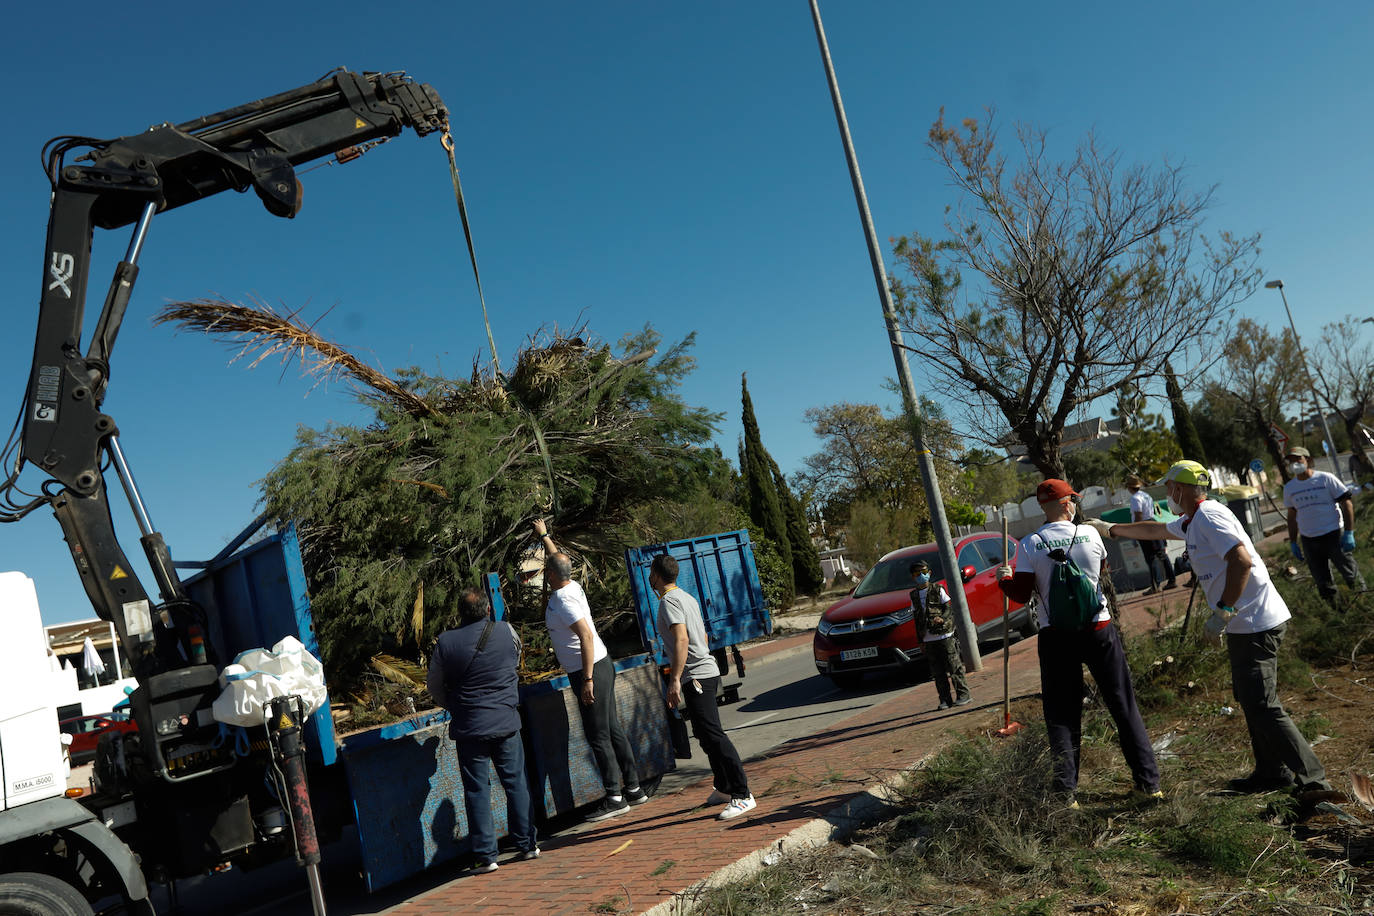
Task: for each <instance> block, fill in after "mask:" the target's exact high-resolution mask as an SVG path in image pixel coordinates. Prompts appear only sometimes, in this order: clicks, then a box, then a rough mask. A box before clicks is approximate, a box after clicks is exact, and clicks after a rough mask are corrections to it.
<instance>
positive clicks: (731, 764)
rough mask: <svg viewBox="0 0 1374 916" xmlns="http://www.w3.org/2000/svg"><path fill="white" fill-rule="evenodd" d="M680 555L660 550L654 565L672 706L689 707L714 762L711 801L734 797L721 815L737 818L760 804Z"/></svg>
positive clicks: (708, 756)
mask: <svg viewBox="0 0 1374 916" xmlns="http://www.w3.org/2000/svg"><path fill="white" fill-rule="evenodd" d="M677 574H678V567H677V560H675V559H673V558H672V557H670V556H668V555H667V554H660V555H658V556H656V557H654V559H653V563H651V564H650V566H649V587H650V588H652V589H653V590H654V593H655V594H657V595H658V599H659V601H658V634H659V636H660V637H661V638H662V639H663V648H664V652H665V653H666V654H667V656H668V668H669V673H668V707H669V708H670V709H677V708H678V707H683V708H684V709H686V710H687V718H689V719H691V721H692V731H693V732H694V733H695V734H696V736H697V741H698V742H699V743H700V744H701V749H702V750H703V751H704V752H705V753H706V759H707V760H708V761H710V763H711V775H712V777H713V778H714V781H715V791H714V792H712V793H711V797H710V798H708V799H707V800H706V803H707V804H708V805H717V804H722V803H726V802H728V804H726V805H725V808H724V810H722V811H721V812H720V814H718V815H716V816H717V817H718V818H719V819H720V820H722V821H728V820H732V819H734V818H737V817H739V816H740V815H741V814H744V813H745V812H746V811H749V810H752V809H753V808H754V807H755V806H756V804H757V803H756V802H755V801H754V796H753V795H752V794H751V793H750V792H749V780H748V779H746V778H745V775H744V765H743V764H741V763H740V759H739V752H738V751H736V750H735V745H734V744H733V743H732V742H731V741H730V738H729V737H728V736H727V735H726V734H725V729H723V728H721V725H720V711H719V710H718V709H717V708H716V691H717V690H719V689H720V669H719V668H717V667H716V660H715V659H714V658H712V657H711V649H710V646H709V644H708V643H707V641H706V624H705V623H704V622H703V621H702V618H701V605H699V604H698V603H697V600H696V599H695V598H693V597H692V596H691V595H689V594H687V593H686V592H685V591H683V590H682V589H680V588H678V585H677Z"/></svg>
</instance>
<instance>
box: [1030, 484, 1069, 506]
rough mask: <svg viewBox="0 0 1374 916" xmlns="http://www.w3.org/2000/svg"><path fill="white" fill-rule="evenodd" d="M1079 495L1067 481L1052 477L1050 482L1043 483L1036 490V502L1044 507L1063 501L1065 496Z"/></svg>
mask: <svg viewBox="0 0 1374 916" xmlns="http://www.w3.org/2000/svg"><path fill="white" fill-rule="evenodd" d="M1077 495H1078V493H1077V491H1075V490H1074V488H1073V487H1071V486H1069V482H1068V481H1067V480H1060V479H1059V478H1058V477H1051V478H1050V479H1049V480H1045V481H1042V482H1041V483H1040V486H1038V487H1036V488H1035V500H1036V502H1038V503H1040V504H1042V505H1043V504H1045V503H1052V502H1054V501H1055V500H1059V499H1063V498H1064V497H1065V496H1077Z"/></svg>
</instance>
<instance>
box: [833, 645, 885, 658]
mask: <svg viewBox="0 0 1374 916" xmlns="http://www.w3.org/2000/svg"><path fill="white" fill-rule="evenodd" d="M877 657H878V647H877V646H865V647H864V648H862V649H845V650H844V651H843V652H841V653H840V661H842V662H852V661H857V660H858V659H861V658H877Z"/></svg>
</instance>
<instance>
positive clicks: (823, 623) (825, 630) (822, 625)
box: [816, 617, 834, 636]
mask: <svg viewBox="0 0 1374 916" xmlns="http://www.w3.org/2000/svg"><path fill="white" fill-rule="evenodd" d="M832 629H834V627H833V626H831V623H830V621H828V620H826V619H825V618H824V617H822V618H821V619H820V622H819V623H817V624H816V632H817V633H819V634H821V635H822V636H829V635H830V631H831V630H832Z"/></svg>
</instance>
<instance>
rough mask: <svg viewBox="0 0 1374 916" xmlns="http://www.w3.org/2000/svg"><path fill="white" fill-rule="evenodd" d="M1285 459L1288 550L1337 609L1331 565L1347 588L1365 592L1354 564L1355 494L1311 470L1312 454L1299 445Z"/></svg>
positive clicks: (1330, 476)
mask: <svg viewBox="0 0 1374 916" xmlns="http://www.w3.org/2000/svg"><path fill="white" fill-rule="evenodd" d="M1284 460H1285V461H1287V462H1288V473H1289V474H1290V475H1291V477H1290V479H1289V481H1288V482H1287V483H1286V484H1284V485H1283V504H1284V505H1285V506H1287V507H1288V546H1289V548H1290V549H1291V550H1292V551H1293V556H1294V557H1295V558H1296V559H1299V560H1302V559H1304V557H1305V558H1306V560H1307V568H1308V569H1310V570H1311V571H1312V581H1313V582H1314V583H1316V586H1317V591H1318V592H1320V593H1321V596H1322V598H1323V599H1325V600H1326V602H1327V603H1328V604H1330V605H1331V606H1332V607H1335V608H1337V609H1340V608H1339V605H1338V604H1337V602H1336V582H1335V580H1334V579H1333V578H1332V577H1331V567H1332V566H1335V567H1336V569H1337V570H1339V571H1340V574H1341V578H1342V579H1344V580H1345V584H1346V585H1348V586H1350V588H1351V589H1353V590H1354V591H1357V592H1363V591H1364V590H1365V584H1364V576H1362V575H1361V574H1360V568H1359V566H1358V565H1356V563H1355V501H1354V496H1355V491H1354V490H1352V489H1350V488H1349V487H1347V486H1346V485H1345V484H1344V483H1342V482H1341V480H1340V478H1338V477H1337V476H1336V475H1335V474H1328V473H1327V472H1326V471H1314V470H1313V469H1312V453H1311V452H1309V451H1308V450H1307V449H1305V448H1302V447H1301V446H1298V447H1295V448H1290V449H1289V450H1288V454H1287V455H1286V456H1284Z"/></svg>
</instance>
